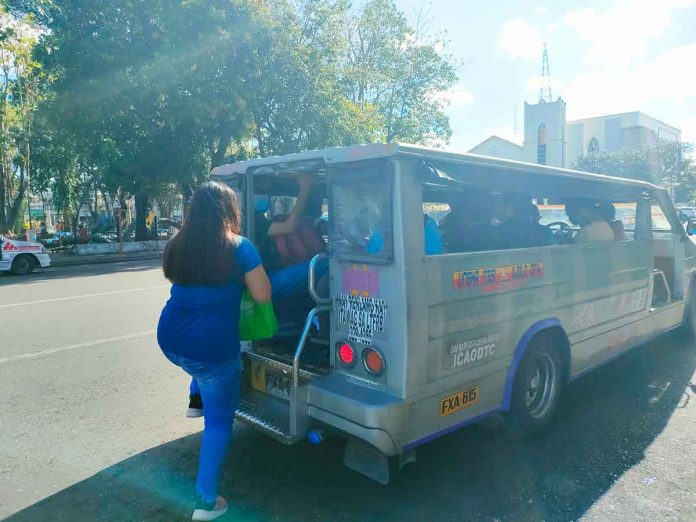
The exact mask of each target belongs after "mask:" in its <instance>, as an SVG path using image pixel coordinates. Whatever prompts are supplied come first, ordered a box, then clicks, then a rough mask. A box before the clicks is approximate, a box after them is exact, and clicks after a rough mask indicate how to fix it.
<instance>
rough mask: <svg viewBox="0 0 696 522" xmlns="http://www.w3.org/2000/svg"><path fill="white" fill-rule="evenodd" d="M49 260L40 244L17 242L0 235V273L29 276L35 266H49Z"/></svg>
mask: <svg viewBox="0 0 696 522" xmlns="http://www.w3.org/2000/svg"><path fill="white" fill-rule="evenodd" d="M50 264H51V258H50V257H49V255H48V254H47V253H46V249H45V248H44V246H43V245H42V244H41V243H34V242H29V241H18V240H16V239H10V238H8V237H5V236H3V235H0V272H12V273H13V274H16V275H26V274H31V273H32V272H33V271H34V269H35V268H36V267H37V266H40V267H42V268H46V267H48V266H50Z"/></svg>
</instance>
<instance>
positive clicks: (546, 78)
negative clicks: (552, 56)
mask: <svg viewBox="0 0 696 522" xmlns="http://www.w3.org/2000/svg"><path fill="white" fill-rule="evenodd" d="M551 101H553V96H552V94H551V73H550V72H549V53H548V51H547V49H546V42H544V57H543V58H542V59H541V88H540V89H539V103H542V102H551Z"/></svg>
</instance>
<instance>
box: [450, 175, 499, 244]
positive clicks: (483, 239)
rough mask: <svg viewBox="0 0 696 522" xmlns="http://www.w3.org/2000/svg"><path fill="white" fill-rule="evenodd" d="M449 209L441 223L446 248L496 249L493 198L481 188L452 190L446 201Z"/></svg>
mask: <svg viewBox="0 0 696 522" xmlns="http://www.w3.org/2000/svg"><path fill="white" fill-rule="evenodd" d="M449 206H450V213H449V214H447V216H445V218H444V219H443V220H442V222H441V223H440V230H441V231H442V240H443V243H444V247H445V249H446V251H447V252H483V251H487V250H495V249H496V248H497V244H498V243H499V242H498V241H497V240H496V238H497V232H498V230H497V227H495V226H493V225H492V224H491V221H492V219H493V200H492V198H491V196H490V194H489V193H488V192H486V191H483V190H477V189H467V191H466V192H460V191H457V192H454V193H453V194H452V197H451V198H450V201H449Z"/></svg>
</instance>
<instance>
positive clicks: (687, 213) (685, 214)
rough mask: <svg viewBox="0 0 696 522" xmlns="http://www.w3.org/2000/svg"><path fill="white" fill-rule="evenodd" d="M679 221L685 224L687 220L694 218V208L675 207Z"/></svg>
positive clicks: (695, 213) (695, 212)
mask: <svg viewBox="0 0 696 522" xmlns="http://www.w3.org/2000/svg"><path fill="white" fill-rule="evenodd" d="M676 209H677V214H678V215H679V221H681V222H682V223H686V222H687V221H688V220H689V218H692V219H693V218H696V207H682V206H679V207H676Z"/></svg>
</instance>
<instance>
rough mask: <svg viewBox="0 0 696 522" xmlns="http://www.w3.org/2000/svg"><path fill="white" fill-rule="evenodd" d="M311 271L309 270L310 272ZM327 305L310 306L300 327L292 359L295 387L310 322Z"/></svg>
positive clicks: (297, 383) (297, 382) (294, 386)
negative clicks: (301, 327)
mask: <svg viewBox="0 0 696 522" xmlns="http://www.w3.org/2000/svg"><path fill="white" fill-rule="evenodd" d="M310 273H311V272H310ZM330 309H331V306H329V305H320V306H317V307H316V308H312V310H310V312H309V313H308V314H307V320H306V321H305V325H304V328H303V329H302V335H301V336H300V340H299V341H298V342H297V349H296V350H295V356H294V357H293V359H292V386H293V388H297V387H298V386H299V385H300V357H301V356H302V351H303V350H304V347H305V344H307V339H308V338H309V332H310V330H311V329H312V322H313V321H314V318H315V317H316V316H317V315H319V312H324V311H326V310H330Z"/></svg>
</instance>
